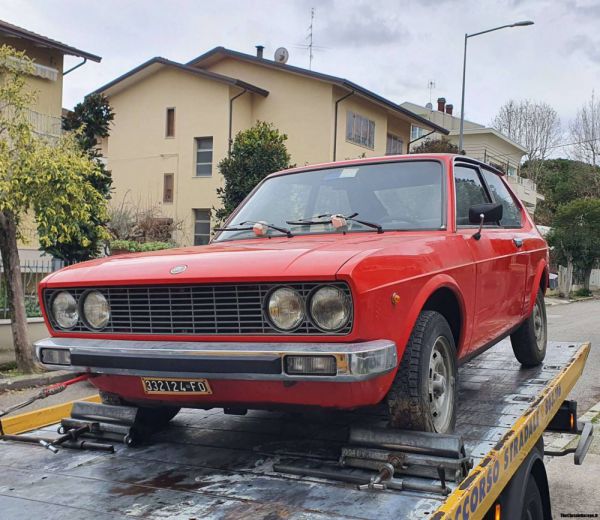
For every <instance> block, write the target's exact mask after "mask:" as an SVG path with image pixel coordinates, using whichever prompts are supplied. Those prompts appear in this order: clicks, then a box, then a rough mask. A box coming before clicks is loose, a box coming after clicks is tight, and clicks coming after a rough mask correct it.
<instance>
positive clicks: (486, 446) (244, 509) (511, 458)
mask: <svg viewBox="0 0 600 520" xmlns="http://www.w3.org/2000/svg"><path fill="white" fill-rule="evenodd" d="M589 348H590V346H589V344H570V343H556V342H550V343H549V344H548V350H547V355H546V360H545V362H544V364H543V365H542V366H540V367H536V368H531V369H523V368H521V366H520V365H519V363H518V362H517V361H516V360H515V358H514V356H513V354H512V352H511V347H510V343H509V342H508V341H502V342H500V343H499V344H498V345H496V346H495V347H493V348H492V349H490V350H489V351H488V352H486V353H485V354H482V355H480V356H479V357H477V358H476V359H475V360H473V361H470V362H468V363H466V364H465V365H463V366H462V367H461V369H460V372H459V383H460V390H459V401H458V418H457V425H456V433H457V434H459V435H461V436H462V437H463V439H464V443H465V447H466V450H467V455H469V456H471V457H472V458H473V469H471V471H470V472H469V474H468V476H467V477H466V479H464V480H463V481H462V482H461V483H459V484H457V483H455V482H451V481H449V482H447V485H448V486H449V488H450V490H451V492H450V493H449V494H447V495H443V494H441V493H429V492H416V491H407V490H403V491H396V490H392V489H386V490H383V491H360V490H358V489H357V488H356V485H352V484H350V483H343V482H340V481H334V480H330V479H323V478H315V477H309V476H295V475H291V474H286V473H280V472H277V471H275V470H274V468H273V465H274V464H277V463H278V462H281V461H282V460H295V461H300V462H304V463H307V464H309V465H310V464H318V463H321V462H330V463H335V462H336V461H337V460H338V459H339V456H340V450H341V447H342V446H344V445H346V444H347V440H348V431H349V428H350V426H356V425H362V426H369V427H372V426H380V427H385V419H384V415H383V413H379V411H378V410H377V409H373V410H368V411H357V412H350V413H348V412H324V413H302V414H300V413H283V412H282V413H273V412H262V411H249V412H248V414H247V415H244V416H232V415H224V414H223V413H222V410H220V409H218V410H216V409H215V410H208V411H204V410H182V411H181V412H180V413H179V414H178V415H177V417H176V418H175V419H174V420H173V421H172V422H171V424H170V425H169V427H168V428H166V429H165V430H163V431H160V432H158V433H156V434H155V435H153V436H152V438H151V439H150V441H149V442H148V443H146V444H144V445H142V446H140V447H135V448H131V447H127V446H124V445H118V446H117V447H116V453H115V454H105V453H94V452H86V451H71V450H61V451H60V452H59V453H58V454H54V453H51V452H50V451H48V450H45V449H43V448H41V447H35V446H31V445H24V444H19V443H11V442H0V518H2V519H4V518H6V519H9V518H10V519H12V518H24V517H27V518H34V517H38V518H42V519H60V520H63V519H64V518H67V517H74V516H75V515H78V514H81V515H86V516H88V517H90V518H99V519H104V518H106V519H108V518H111V519H113V518H131V517H134V518H135V517H139V518H176V519H199V518H214V519H226V518H231V519H233V518H236V519H237V518H263V519H269V520H275V519H279V518H281V519H284V518H285V519H289V520H296V519H315V520H318V519H326V518H337V519H342V518H345V519H371V518H387V517H394V518H402V519H423V518H434V519H438V520H439V519H442V518H452V519H454V518H469V519H473V518H483V516H484V515H485V514H486V512H487V511H488V510H489V509H490V508H491V507H492V506H493V505H494V501H495V500H496V499H497V498H498V496H499V495H500V493H501V492H502V491H503V489H504V488H505V487H506V485H507V483H508V482H509V481H510V479H511V478H512V477H513V476H514V475H515V473H516V472H517V471H518V470H519V468H520V466H521V465H522V463H523V461H524V460H525V459H526V457H527V455H528V453H529V452H530V451H531V450H532V448H533V447H534V446H535V445H536V443H538V441H539V439H540V437H541V435H542V433H543V432H544V430H545V429H546V427H547V426H548V424H549V422H550V421H551V420H552V418H553V417H554V415H555V414H556V412H557V410H558V409H559V407H560V406H561V404H562V403H563V401H564V400H565V399H566V397H567V395H568V393H569V392H570V390H571V389H572V387H573V386H574V385H575V383H576V381H577V379H578V378H579V376H580V375H581V372H582V370H583V367H584V364H585V361H586V359H587V355H588V352H589ZM55 432H56V426H48V427H44V428H39V429H37V430H35V431H34V432H32V433H31V434H33V435H39V436H48V435H51V434H52V433H55ZM366 480H367V481H368V478H366ZM406 480H412V481H422V482H423V483H429V484H435V483H436V481H435V480H432V479H429V480H427V479H424V478H418V477H406ZM437 483H438V484H439V481H437ZM24 515H25V516H24Z"/></svg>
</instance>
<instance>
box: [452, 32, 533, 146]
mask: <svg viewBox="0 0 600 520" xmlns="http://www.w3.org/2000/svg"><path fill="white" fill-rule="evenodd" d="M526 25H533V22H532V21H531V20H525V21H523V22H516V23H513V24H510V25H501V26H500V27H494V28H493V29H488V30H487V31H481V32H477V33H473V34H466V33H465V56H464V61H463V78H462V96H461V101H460V134H459V136H458V150H459V151H460V152H462V149H463V140H464V126H465V74H466V71H467V40H468V39H469V38H473V36H480V35H482V34H486V33H489V32H493V31H499V30H500V29H507V28H509V27H525V26H526Z"/></svg>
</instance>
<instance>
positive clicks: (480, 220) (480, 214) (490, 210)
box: [469, 202, 502, 240]
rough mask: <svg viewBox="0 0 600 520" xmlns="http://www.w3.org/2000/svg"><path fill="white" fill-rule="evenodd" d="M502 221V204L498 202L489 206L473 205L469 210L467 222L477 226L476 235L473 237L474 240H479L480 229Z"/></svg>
mask: <svg viewBox="0 0 600 520" xmlns="http://www.w3.org/2000/svg"><path fill="white" fill-rule="evenodd" d="M500 220H502V204H501V203H499V202H496V203H489V204H475V205H474V206H471V207H470V208H469V222H470V223H471V224H479V229H478V230H477V233H475V234H474V235H473V238H474V239H475V240H479V239H480V238H481V229H482V228H483V225H484V224H486V223H488V222H499V221H500Z"/></svg>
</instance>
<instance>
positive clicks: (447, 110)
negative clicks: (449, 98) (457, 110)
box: [446, 103, 454, 116]
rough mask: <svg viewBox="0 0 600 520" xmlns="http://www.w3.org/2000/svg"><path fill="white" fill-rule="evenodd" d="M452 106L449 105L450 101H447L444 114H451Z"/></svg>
mask: <svg viewBox="0 0 600 520" xmlns="http://www.w3.org/2000/svg"><path fill="white" fill-rule="evenodd" d="M453 108H454V105H451V104H450V103H448V104H447V105H446V114H448V115H449V116H451V115H452V109H453Z"/></svg>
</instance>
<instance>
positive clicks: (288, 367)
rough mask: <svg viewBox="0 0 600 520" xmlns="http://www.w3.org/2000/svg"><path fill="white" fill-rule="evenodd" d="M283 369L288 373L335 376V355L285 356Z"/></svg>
mask: <svg viewBox="0 0 600 520" xmlns="http://www.w3.org/2000/svg"><path fill="white" fill-rule="evenodd" d="M285 371H286V372H287V373H288V374H290V375H309V376H335V375H336V374H337V363H336V359H335V356H285Z"/></svg>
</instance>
